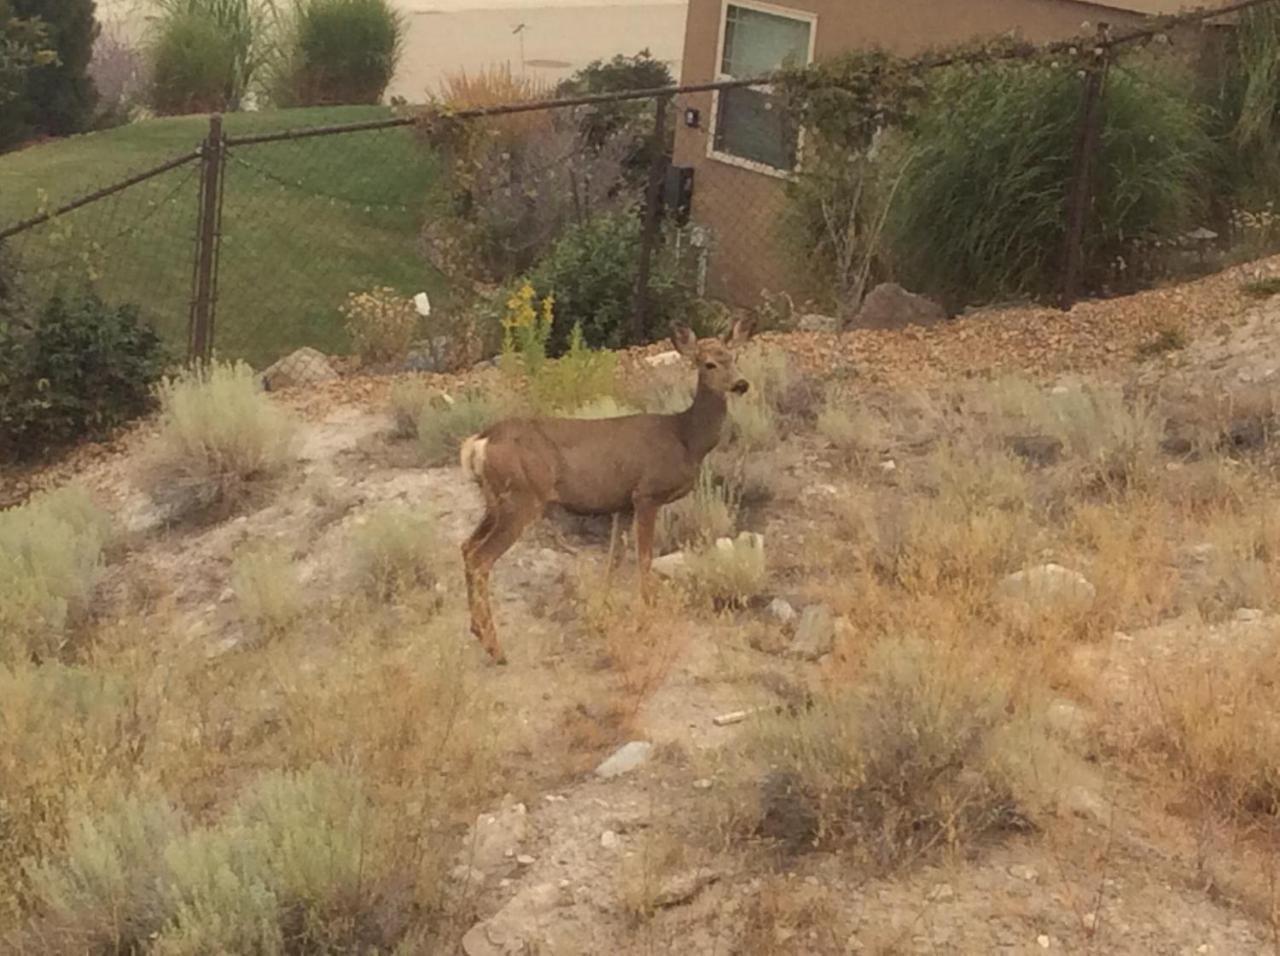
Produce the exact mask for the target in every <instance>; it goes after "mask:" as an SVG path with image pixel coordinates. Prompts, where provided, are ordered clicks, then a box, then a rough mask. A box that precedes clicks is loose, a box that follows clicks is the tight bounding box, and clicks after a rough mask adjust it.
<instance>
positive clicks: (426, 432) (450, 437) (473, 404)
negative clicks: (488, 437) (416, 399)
mask: <svg viewBox="0 0 1280 956" xmlns="http://www.w3.org/2000/svg"><path fill="white" fill-rule="evenodd" d="M502 414H503V406H502V403H501V402H499V401H498V400H497V399H495V398H493V397H491V396H489V395H487V394H485V393H484V392H480V391H470V392H464V393H462V394H461V395H459V396H458V397H457V398H451V397H449V396H446V395H441V396H438V397H437V398H436V399H434V400H433V401H432V402H431V403H430V404H428V405H427V406H425V407H424V408H423V409H422V411H421V412H420V413H419V415H418V447H419V448H421V449H422V455H423V458H424V459H425V460H426V463H427V464H428V465H446V464H453V463H454V462H456V461H457V460H458V452H459V451H460V450H461V448H462V442H463V441H464V440H465V439H467V438H469V437H471V436H472V435H474V434H476V433H477V432H481V431H484V430H485V429H486V428H488V427H489V426H490V425H492V424H493V423H494V422H496V421H497V420H498V419H499V418H501V417H502Z"/></svg>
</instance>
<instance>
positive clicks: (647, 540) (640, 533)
mask: <svg viewBox="0 0 1280 956" xmlns="http://www.w3.org/2000/svg"><path fill="white" fill-rule="evenodd" d="M658 507H659V506H658V504H657V503H656V502H653V501H650V500H648V499H644V498H642V499H639V500H637V501H636V503H635V533H636V573H637V574H638V575H639V578H640V598H641V600H643V601H644V603H646V604H650V603H652V601H653V588H652V586H651V584H650V580H649V577H650V575H649V568H650V565H652V564H653V526H654V524H655V522H656V521H657V518H658Z"/></svg>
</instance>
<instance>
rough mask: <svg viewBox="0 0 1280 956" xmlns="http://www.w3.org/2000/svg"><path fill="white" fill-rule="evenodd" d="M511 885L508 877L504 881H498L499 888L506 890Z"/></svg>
mask: <svg viewBox="0 0 1280 956" xmlns="http://www.w3.org/2000/svg"><path fill="white" fill-rule="evenodd" d="M510 885H511V880H510V879H509V878H508V877H505V876H504V877H503V878H502V879H500V880H498V886H499V887H501V888H502V889H504V890H505V889H506V888H507V887H508V886H510Z"/></svg>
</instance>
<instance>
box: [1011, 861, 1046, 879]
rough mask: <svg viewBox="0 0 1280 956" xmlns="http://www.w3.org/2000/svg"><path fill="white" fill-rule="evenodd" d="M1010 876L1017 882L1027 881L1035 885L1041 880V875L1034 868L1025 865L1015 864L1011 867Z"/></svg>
mask: <svg viewBox="0 0 1280 956" xmlns="http://www.w3.org/2000/svg"><path fill="white" fill-rule="evenodd" d="M1009 875H1010V876H1012V877H1013V878H1014V879H1017V880H1026V881H1027V882H1028V883H1034V882H1035V881H1036V880H1038V879H1040V873H1039V871H1038V870H1036V868H1035V867H1034V866H1027V865H1026V864H1025V863H1015V864H1014V865H1013V866H1011V867H1009Z"/></svg>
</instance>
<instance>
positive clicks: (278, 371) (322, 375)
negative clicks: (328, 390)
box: [262, 347, 338, 392]
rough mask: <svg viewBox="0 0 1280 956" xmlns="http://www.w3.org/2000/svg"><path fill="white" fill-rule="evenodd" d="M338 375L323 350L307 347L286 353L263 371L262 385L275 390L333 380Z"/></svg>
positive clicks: (271, 390) (270, 390) (272, 390)
mask: <svg viewBox="0 0 1280 956" xmlns="http://www.w3.org/2000/svg"><path fill="white" fill-rule="evenodd" d="M337 377H338V373H337V372H335V371H334V370H333V366H332V365H330V364H329V359H328V358H326V357H325V355H324V353H323V352H319V351H317V350H315V349H313V348H310V347H306V348H300V349H298V350H297V351H296V352H292V353H290V354H289V355H286V356H285V357H284V358H282V359H280V361H278V362H276V363H274V364H273V365H271V366H270V367H269V368H268V369H267V370H266V371H265V372H263V373H262V387H263V388H265V389H266V390H267V391H269V392H274V391H278V390H279V389H282V388H299V387H301V386H304V385H319V384H321V383H323V382H332V381H334V380H335V379H336V378H337Z"/></svg>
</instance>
